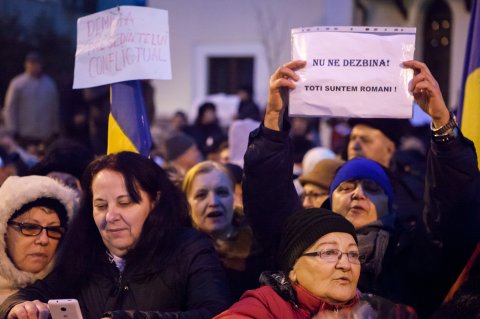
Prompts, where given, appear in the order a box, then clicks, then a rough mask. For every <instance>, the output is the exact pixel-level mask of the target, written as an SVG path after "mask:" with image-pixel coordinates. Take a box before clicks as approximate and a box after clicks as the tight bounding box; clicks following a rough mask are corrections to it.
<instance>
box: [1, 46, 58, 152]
mask: <svg viewBox="0 0 480 319" xmlns="http://www.w3.org/2000/svg"><path fill="white" fill-rule="evenodd" d="M24 67H25V72H23V73H22V74H19V75H17V76H16V77H14V78H13V79H12V80H11V81H10V84H9V86H8V89H7V93H6V96H5V104H4V108H3V116H4V120H5V126H6V128H7V129H8V130H9V131H10V132H12V133H13V134H14V137H15V139H16V140H17V141H18V142H19V144H20V146H22V147H24V148H26V149H27V151H31V152H33V153H35V152H36V151H37V149H38V148H39V146H40V145H41V144H42V143H45V142H46V141H47V140H49V139H50V138H52V137H53V136H55V135H56V134H58V132H59V128H60V123H59V121H60V119H59V97H58V91H57V86H56V84H55V83H54V81H53V80H52V78H50V77H49V76H48V75H46V74H44V72H43V60H42V57H41V56H40V55H39V54H38V53H37V52H30V53H28V54H27V56H26V58H25V65H24Z"/></svg>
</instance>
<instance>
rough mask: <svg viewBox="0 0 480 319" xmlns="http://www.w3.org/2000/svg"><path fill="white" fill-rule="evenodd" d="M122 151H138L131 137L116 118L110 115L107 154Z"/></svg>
mask: <svg viewBox="0 0 480 319" xmlns="http://www.w3.org/2000/svg"><path fill="white" fill-rule="evenodd" d="M121 151H131V152H135V153H138V150H137V149H136V148H135V146H134V145H133V143H132V142H131V141H130V139H129V138H128V137H127V136H126V135H125V133H124V132H123V131H122V129H121V128H120V126H119V125H118V123H117V121H116V120H115V118H114V117H113V116H112V114H111V113H110V115H109V116H108V146H107V154H112V153H117V152H121Z"/></svg>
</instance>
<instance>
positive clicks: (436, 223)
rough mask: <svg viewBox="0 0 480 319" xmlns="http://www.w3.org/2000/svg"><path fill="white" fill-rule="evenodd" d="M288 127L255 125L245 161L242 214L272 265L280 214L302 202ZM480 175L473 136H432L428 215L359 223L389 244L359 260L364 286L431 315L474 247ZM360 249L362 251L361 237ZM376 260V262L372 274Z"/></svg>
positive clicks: (369, 236) (368, 238) (369, 235)
mask: <svg viewBox="0 0 480 319" xmlns="http://www.w3.org/2000/svg"><path fill="white" fill-rule="evenodd" d="M284 127H285V128H286V129H284V130H282V131H280V132H277V131H272V130H269V129H267V128H265V127H263V125H262V126H261V127H260V128H259V129H257V130H255V131H253V132H252V133H251V134H250V141H249V146H248V149H247V152H246V154H245V165H244V173H245V179H244V183H243V194H244V211H245V215H246V216H247V219H248V220H249V223H250V225H251V226H252V229H253V232H254V235H255V236H256V238H257V240H258V241H259V243H260V244H261V245H263V246H264V247H266V248H267V249H270V255H271V260H272V264H274V261H275V259H274V258H275V251H276V245H277V243H278V242H279V238H280V235H281V230H282V226H283V221H284V220H285V219H286V218H287V217H288V216H289V215H290V214H292V213H293V212H294V211H295V210H297V209H299V208H300V202H299V200H298V196H297V193H296V191H295V188H294V186H293V183H292V179H293V178H292V175H293V174H292V171H293V169H292V168H293V159H292V156H293V151H292V145H291V143H290V141H289V138H288V123H286V122H284ZM479 180H480V175H479V172H478V167H477V158H476V155H475V148H474V146H473V143H471V141H469V140H467V139H466V138H464V137H463V136H462V135H461V134H460V135H459V136H458V137H457V138H456V139H455V140H453V141H451V143H449V144H448V145H437V144H435V143H432V146H431V149H430V152H429V155H428V158H427V176H426V184H425V196H424V199H425V208H424V216H423V219H420V220H419V221H418V222H417V223H416V224H415V227H413V228H411V229H406V228H404V227H403V223H399V222H398V220H395V219H394V218H393V220H390V221H389V222H388V223H384V224H382V223H380V225H369V226H366V227H362V228H359V229H358V230H357V234H358V236H359V241H360V242H361V241H362V237H364V239H365V243H366V244H368V243H373V240H376V242H375V243H380V244H382V245H386V247H385V246H384V247H382V251H381V253H375V254H372V255H371V256H372V258H374V259H376V261H377V262H376V263H375V264H370V265H366V264H362V273H361V276H360V282H359V288H360V290H362V292H371V293H375V294H378V295H380V296H383V297H386V298H389V299H391V300H392V301H394V302H396V303H403V304H408V305H411V306H413V307H415V309H416V311H417V313H418V314H419V317H421V318H427V317H428V316H429V315H430V314H431V313H432V312H433V311H434V310H435V309H436V308H437V307H438V306H439V305H440V304H441V302H442V300H443V298H444V297H445V295H446V294H447V293H448V290H449V288H450V287H451V285H452V284H453V283H454V281H455V279H456V277H457V276H458V275H459V274H460V272H461V270H462V268H463V266H464V265H465V263H466V262H467V260H468V257H469V256H470V254H471V253H472V251H473V249H474V248H475V244H476V242H477V240H478V235H479V232H478V227H479V224H480V223H479V216H480V208H479V207H480V205H479V200H478V198H479V197H480V196H478V195H479V194H478V192H479V187H478V184H479ZM390 219H392V218H390ZM476 227H477V230H475V229H476ZM365 228H366V229H365ZM378 230H383V231H385V232H384V233H386V234H387V240H377V238H378V236H377V235H376V234H374V233H373V232H375V231H378ZM366 246H368V245H365V247H366ZM370 246H371V245H370ZM359 248H360V252H361V253H363V252H362V248H363V247H361V244H360V247H359ZM374 252H377V251H374ZM371 265H373V267H374V268H375V267H376V269H377V273H376V274H374V275H372V273H371V270H372V267H369V266H371ZM272 269H276V267H275V266H272Z"/></svg>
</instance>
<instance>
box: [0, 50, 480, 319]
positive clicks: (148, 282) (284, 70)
mask: <svg viewBox="0 0 480 319" xmlns="http://www.w3.org/2000/svg"><path fill="white" fill-rule="evenodd" d="M32 64H33V65H34V66H33V67H32V66H31V65H32ZM39 64H41V59H40V57H39V56H38V55H29V56H28V57H27V63H26V69H28V70H30V69H31V68H33V69H34V70H37V71H38V68H39V66H38V65H39ZM35 65H36V69H35ZM304 67H305V61H290V62H288V63H286V64H284V65H282V66H281V67H279V68H278V69H277V70H276V71H275V72H274V73H273V74H272V76H271V78H270V87H269V96H268V102H267V105H266V109H265V112H264V115H263V116H262V117H260V112H259V111H258V110H257V106H256V105H255V103H254V102H253V100H252V92H251V90H249V89H248V88H243V89H242V90H243V91H242V94H243V95H245V96H244V98H243V99H242V102H241V104H240V105H239V114H238V116H236V117H235V118H234V119H232V120H234V121H246V120H247V121H252V122H248V123H254V124H253V125H255V129H254V130H253V131H251V132H250V131H248V132H246V133H245V134H243V135H244V137H243V138H244V141H243V142H241V143H238V144H237V141H234V140H233V139H232V136H231V135H229V130H228V129H227V128H224V127H222V126H221V125H220V124H219V121H218V118H217V115H216V105H215V104H214V103H211V102H205V103H204V104H202V105H201V106H200V107H199V109H198V116H197V118H196V120H195V121H194V122H193V123H192V124H191V125H190V124H189V122H188V118H187V117H186V116H185V114H183V113H181V112H178V113H176V114H175V115H174V116H173V117H172V121H171V127H170V129H169V130H168V132H165V135H164V138H163V139H162V140H161V141H160V144H159V145H154V148H152V154H151V156H150V157H145V156H143V155H140V154H136V153H132V152H119V153H115V154H109V155H104V154H98V152H96V151H94V150H92V149H91V148H89V147H88V146H86V145H83V144H81V143H78V142H74V141H71V140H68V139H62V138H60V139H55V141H54V142H53V143H51V142H48V143H47V141H48V140H49V139H51V137H52V136H53V135H55V134H56V133H57V131H56V127H55V126H54V125H50V126H49V127H48V128H49V129H51V130H52V131H51V132H50V133H48V134H45V135H33V136H29V135H28V134H26V133H24V132H27V131H28V130H26V129H24V128H23V125H27V124H22V123H23V122H21V121H19V119H18V118H19V117H20V116H21V113H23V111H20V113H18V114H17V115H15V116H14V115H13V114H15V112H17V111H19V110H21V107H20V106H18V104H19V103H20V102H21V103H24V104H26V105H27V106H28V104H29V103H33V101H34V100H35V99H36V98H35V97H34V91H33V89H32V86H34V85H40V84H39V83H40V82H39V83H36V81H37V82H38V81H40V79H41V78H42V77H41V75H40V74H41V72H37V73H35V72H34V73H31V72H32V71H26V74H27V75H24V76H23V77H28V76H30V77H31V78H29V80H28V81H27V80H22V78H23V77H22V78H19V79H16V80H15V81H13V82H12V83H13V84H12V86H11V88H9V92H8V94H7V100H6V102H5V106H4V113H3V114H4V120H5V124H6V129H5V131H3V132H2V135H3V136H2V139H1V140H0V147H1V148H0V157H1V163H0V166H1V168H0V172H1V173H2V174H1V175H0V177H1V180H0V184H1V186H0V202H1V203H2V206H1V207H0V229H1V230H2V232H3V237H2V238H3V239H2V240H0V244H2V245H3V246H4V247H3V249H1V251H0V298H1V299H2V302H3V303H2V304H1V306H0V317H1V318H5V319H36V318H47V317H48V315H49V308H48V305H47V302H48V300H50V299H65V298H74V299H77V300H78V301H79V304H80V308H81V311H82V314H83V316H84V318H86V319H98V318H107V317H109V318H115V319H118V318H214V317H215V318H398V319H401V318H420V319H424V318H425V319H427V318H434V319H443V318H479V316H480V302H479V300H480V284H479V281H478V278H479V275H480V273H479V271H478V270H479V264H480V262H479V261H478V258H477V256H478V244H479V237H480V235H479V234H480V232H479V231H478V229H479V227H480V172H479V169H478V160H477V155H476V152H475V148H474V146H473V143H471V141H469V140H468V139H467V138H465V137H464V136H463V135H462V132H461V131H460V129H459V127H458V125H457V124H456V120H455V117H454V115H453V114H452V113H451V112H449V110H448V108H447V106H446V104H445V102H444V100H443V97H442V93H441V92H440V89H439V86H438V84H437V82H436V80H435V78H434V77H433V76H432V74H431V72H430V70H429V69H428V67H427V66H426V65H425V64H423V63H421V62H419V61H405V62H404V63H403V67H404V68H411V69H413V71H414V77H413V79H412V81H411V85H410V88H411V93H412V95H413V97H414V99H415V101H416V102H417V103H418V105H419V106H420V107H421V108H422V109H423V111H424V112H425V113H426V114H428V115H429V116H430V117H431V120H432V126H431V129H430V136H429V140H430V142H429V143H428V144H422V147H418V144H415V143H409V142H407V140H408V139H409V138H410V139H411V138H414V137H412V135H411V134H409V129H410V127H409V122H408V120H399V119H388V120H387V119H360V118H358V119H357V118H356V119H349V120H348V121H346V122H345V123H348V125H349V126H350V133H349V134H348V140H346V141H345V143H344V150H343V151H340V152H338V151H337V150H332V149H329V148H328V147H325V146H322V145H319V144H320V140H321V139H320V138H319V136H318V132H317V131H315V130H314V129H311V128H309V125H308V120H304V119H290V118H289V117H288V112H287V110H286V109H287V107H288V105H286V104H285V103H286V102H285V101H287V100H288V99H285V94H288V90H295V89H296V81H297V80H298V78H299V77H298V74H297V71H298V70H300V69H302V68H304ZM28 74H30V75H28ZM42 81H47V80H46V79H43V80H42ZM46 83H48V81H47V82H46ZM42 85H45V86H46V87H48V85H47V84H42ZM22 86H23V88H22ZM45 90H46V88H45ZM52 94H53V93H52ZM243 95H242V96H243ZM21 96H26V97H28V99H24V98H20V97H21ZM29 101H30V102H29ZM23 107H26V106H22V108H23ZM40 107H41V106H40ZM52 112H55V111H52ZM43 113H45V112H43ZM47 113H48V114H50V113H49V112H47ZM50 115H51V114H50ZM36 116H37V117H38V116H40V115H36ZM258 120H260V121H261V122H255V121H258ZM15 123H17V124H15ZM248 125H251V124H248ZM245 127H249V126H245ZM248 133H250V134H249V135H248ZM47 135H48V136H47ZM238 135H239V136H240V135H241V134H238ZM247 137H248V141H247ZM423 139H425V137H420V139H418V140H423ZM233 144H235V145H243V146H242V147H244V154H245V155H244V159H243V161H242V162H235V163H233V162H232V161H231V159H230V156H229V154H231V152H232V147H233V146H232V145H233ZM28 145H29V146H32V145H33V146H34V147H27V146H28ZM40 145H43V147H42V151H41V153H39V152H38V151H39V146H40ZM412 145H417V146H415V147H412ZM7 168H8V169H7ZM447 295H449V296H451V297H450V298H447V299H446V298H445V297H446V296H447Z"/></svg>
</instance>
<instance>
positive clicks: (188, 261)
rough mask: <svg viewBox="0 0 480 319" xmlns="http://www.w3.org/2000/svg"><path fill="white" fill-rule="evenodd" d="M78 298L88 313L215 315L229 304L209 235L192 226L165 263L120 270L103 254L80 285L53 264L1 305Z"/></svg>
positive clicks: (94, 316) (93, 318) (1, 310)
mask: <svg viewBox="0 0 480 319" xmlns="http://www.w3.org/2000/svg"><path fill="white" fill-rule="evenodd" d="M65 298H75V299H78V301H79V303H80V307H81V310H82V313H83V317H84V318H85V319H99V318H102V317H105V315H107V316H111V317H112V318H114V319H119V318H152V319H157V318H158V319H160V318H212V317H213V316H214V315H216V314H218V313H220V312H221V311H222V310H224V309H226V308H227V307H228V305H229V301H230V300H229V293H228V288H227V286H226V280H225V274H224V271H223V269H222V266H221V264H220V261H219V259H218V257H217V255H216V253H215V250H214V249H213V246H212V243H211V240H210V239H209V238H207V237H206V236H204V235H202V234H199V233H198V232H197V231H195V230H193V229H188V230H185V231H184V232H183V233H182V234H181V235H180V236H179V241H178V246H177V249H176V253H175V256H174V257H173V258H172V259H171V261H170V262H169V263H167V264H165V262H164V261H162V260H156V261H155V262H154V263H144V262H142V261H138V262H135V263H130V264H128V263H127V265H126V266H125V269H124V271H123V273H120V272H119V271H118V269H117V268H116V266H115V264H114V263H113V262H111V261H109V258H108V255H107V254H105V258H104V259H103V262H102V263H101V264H100V265H98V267H97V268H96V269H95V270H94V271H93V272H92V273H91V274H85V280H84V281H83V283H82V284H81V285H80V286H79V287H73V286H72V284H71V283H69V282H65V280H64V279H63V278H62V276H61V275H60V273H59V272H58V271H57V270H54V271H53V272H52V273H51V274H50V275H49V276H47V277H46V278H45V279H43V280H39V281H37V282H36V283H35V284H33V285H31V286H29V287H27V288H24V289H21V290H20V291H19V292H17V293H16V294H14V295H12V296H11V297H9V298H8V299H7V300H6V301H5V302H4V303H3V304H2V305H1V307H0V317H1V318H6V315H7V314H8V312H9V311H10V309H11V308H12V307H13V306H14V305H15V304H17V303H20V302H22V301H25V300H35V299H39V300H40V301H42V302H47V301H48V300H49V299H65Z"/></svg>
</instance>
